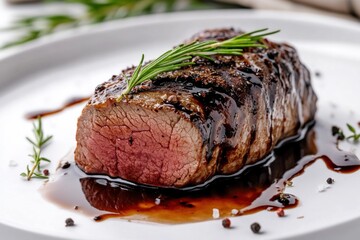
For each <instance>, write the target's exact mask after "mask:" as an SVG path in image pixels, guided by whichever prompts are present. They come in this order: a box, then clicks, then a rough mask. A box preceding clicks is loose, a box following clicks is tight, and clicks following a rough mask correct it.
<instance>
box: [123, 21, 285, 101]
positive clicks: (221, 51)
mask: <svg viewBox="0 0 360 240" xmlns="http://www.w3.org/2000/svg"><path fill="white" fill-rule="evenodd" d="M277 32H279V30H277V31H272V32H269V31H268V29H267V28H264V29H259V30H256V31H253V32H248V33H244V34H241V35H237V36H235V37H233V38H230V39H228V40H225V41H222V42H218V41H216V40H209V41H204V42H197V41H196V42H192V43H189V44H183V45H179V46H178V47H175V48H173V49H171V50H169V51H167V52H165V53H164V54H162V55H161V56H160V57H158V58H157V59H155V60H154V61H151V62H150V63H148V64H146V65H145V66H143V65H142V64H143V62H144V54H142V56H141V60H140V63H139V65H138V66H137V67H136V68H135V70H134V72H133V74H132V76H131V78H130V79H127V87H126V88H125V89H124V90H123V91H122V92H121V94H120V96H119V97H118V98H117V101H120V100H121V99H122V98H123V97H124V96H125V95H127V94H129V93H130V91H131V90H132V89H133V88H134V87H135V86H137V85H139V84H141V83H143V82H145V81H146V80H151V79H153V78H154V77H156V76H157V75H158V74H160V73H164V72H169V71H174V70H178V69H180V68H182V67H185V66H189V65H193V64H195V63H194V62H192V61H191V59H192V58H193V57H195V56H198V57H202V58H206V59H209V60H211V61H213V59H212V58H211V57H210V56H212V55H216V54H218V55H242V54H243V51H244V49H245V48H248V47H258V48H265V47H266V46H265V45H264V44H263V43H262V39H263V37H265V36H268V35H271V34H275V33H277Z"/></svg>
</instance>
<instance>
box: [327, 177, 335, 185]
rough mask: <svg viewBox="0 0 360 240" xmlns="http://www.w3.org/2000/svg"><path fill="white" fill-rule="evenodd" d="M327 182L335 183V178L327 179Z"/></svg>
mask: <svg viewBox="0 0 360 240" xmlns="http://www.w3.org/2000/svg"><path fill="white" fill-rule="evenodd" d="M326 182H327V183H328V184H333V183H334V179H332V178H330V177H329V178H328V179H326Z"/></svg>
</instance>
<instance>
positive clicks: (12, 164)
mask: <svg viewBox="0 0 360 240" xmlns="http://www.w3.org/2000/svg"><path fill="white" fill-rule="evenodd" d="M17 165H18V164H17V162H15V161H14V160H10V161H9V167H17Z"/></svg>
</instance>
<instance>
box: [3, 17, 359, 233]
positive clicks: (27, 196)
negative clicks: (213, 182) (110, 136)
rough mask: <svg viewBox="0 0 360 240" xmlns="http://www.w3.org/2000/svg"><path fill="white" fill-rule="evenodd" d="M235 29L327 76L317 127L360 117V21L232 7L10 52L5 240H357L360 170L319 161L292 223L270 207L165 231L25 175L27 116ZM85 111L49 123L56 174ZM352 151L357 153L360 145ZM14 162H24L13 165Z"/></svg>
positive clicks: (132, 22)
mask: <svg viewBox="0 0 360 240" xmlns="http://www.w3.org/2000/svg"><path fill="white" fill-rule="evenodd" d="M228 26H233V27H236V28H242V29H245V30H253V29H258V28H263V27H269V28H271V29H281V33H280V34H277V35H274V36H271V38H272V39H274V40H281V41H287V42H291V43H292V44H294V45H295V46H296V47H297V48H298V50H299V52H300V56H301V58H302V59H303V61H304V62H305V63H306V65H307V66H308V67H309V68H310V69H311V70H312V71H320V72H321V74H322V75H321V77H317V78H315V77H314V81H313V83H314V87H315V89H316V92H317V93H318V96H319V99H320V100H319V103H318V108H319V111H318V114H317V121H318V123H319V124H322V125H324V126H326V127H329V128H330V126H331V125H332V124H337V125H340V126H344V125H345V123H346V122H351V123H356V122H357V121H359V120H360V109H359V105H358V102H359V94H358V93H359V90H360V81H359V76H360V40H359V39H360V27H359V25H357V24H355V23H351V22H347V21H341V20H337V19H332V18H324V17H318V16H315V15H308V14H295V13H282V12H281V13H280V12H263V11H259V12H258V11H238V10H237V11H234V10H232V11H210V12H189V13H176V14H166V15H156V16H149V17H140V18H133V19H128V20H124V21H119V22H113V23H109V24H104V25H99V26H95V27H90V28H84V29H82V30H81V31H68V32H66V33H62V34H58V35H57V36H55V37H52V38H51V39H50V40H49V39H47V40H41V41H38V42H36V43H34V44H32V45H28V46H26V47H23V48H21V51H15V52H14V51H10V52H8V53H7V54H5V55H6V56H5V57H3V59H2V60H0V76H1V78H0V87H1V90H0V91H1V94H0V105H1V108H0V122H1V130H0V134H1V137H0V150H1V151H0V160H1V161H0V177H1V182H0V189H1V197H0V232H1V239H37V240H38V239H100V238H101V239H128V240H130V239H205V238H206V239H250V238H255V237H256V238H259V239H279V238H292V239H308V238H309V239H310V238H311V239H315V238H322V239H325V238H326V239H338V238H340V237H342V238H348V239H351V238H352V239H354V238H357V236H358V234H360V228H359V227H358V226H359V224H360V190H359V186H358V183H359V182H360V172H356V173H354V174H350V175H346V174H336V173H334V172H331V171H329V170H328V169H327V168H326V167H325V166H324V163H323V162H321V161H318V162H316V163H315V164H314V165H313V166H311V167H310V168H308V169H307V170H306V171H305V173H304V174H302V175H301V176H299V177H297V178H295V180H294V185H295V187H293V188H292V189H291V192H293V193H295V194H296V195H297V196H298V197H299V198H300V200H301V205H300V206H299V207H297V208H295V209H292V210H288V211H287V215H288V216H287V217H286V218H278V217H276V216H275V215H274V213H270V212H266V211H263V212H259V213H257V214H253V215H248V216H244V217H237V218H233V219H232V222H233V225H234V226H235V228H234V229H231V230H228V229H223V228H222V226H221V223H220V221H208V222H201V223H194V224H181V225H160V224H149V223H129V222H126V221H122V220H117V219H110V220H107V221H104V222H101V223H95V222H94V221H93V220H92V219H90V218H89V217H86V216H83V215H81V214H76V213H74V212H72V211H68V210H65V209H62V208H59V207H58V206H57V205H54V204H53V203H51V202H48V201H46V200H44V199H43V198H42V197H41V195H40V193H39V192H38V189H39V187H40V186H41V185H42V181H36V180H34V181H30V182H27V181H24V180H23V179H22V178H21V177H20V176H19V174H20V172H22V171H23V170H25V166H26V164H27V163H28V161H29V158H28V157H27V154H28V153H30V152H31V147H30V146H29V144H28V143H27V142H26V141H25V139H24V137H25V136H29V135H31V122H29V121H27V120H25V119H24V114H25V113H27V112H29V111H32V110H39V109H48V108H53V107H56V106H60V105H61V104H62V103H63V101H64V100H66V99H68V98H70V97H73V96H84V95H88V94H89V93H92V91H93V90H94V88H95V86H96V85H97V84H99V83H101V82H103V81H105V80H107V79H108V78H109V77H110V76H111V75H112V74H116V73H118V72H119V71H120V70H121V69H122V68H124V67H126V66H129V65H131V64H137V63H138V61H139V57H140V55H141V53H145V56H146V59H151V58H153V57H155V56H157V55H158V54H159V53H161V52H163V51H164V50H167V49H169V48H170V47H172V46H174V45H175V44H177V43H179V42H180V41H182V40H183V39H185V38H187V37H189V36H191V35H192V34H194V33H196V32H197V31H199V30H202V29H204V28H212V27H228ZM81 108H82V106H76V107H73V108H70V109H68V110H66V111H64V112H63V113H61V114H58V115H54V116H51V117H48V118H45V119H44V125H45V126H44V128H45V131H46V133H49V134H50V133H51V134H53V135H54V140H53V143H52V144H51V145H50V146H49V147H48V148H47V149H46V151H45V152H44V155H46V156H47V157H49V158H50V159H52V160H53V162H52V164H51V165H50V170H51V171H54V169H55V167H56V165H57V161H58V160H60V158H61V157H62V156H64V155H65V154H66V153H67V152H68V151H70V150H71V149H72V147H73V146H74V145H75V140H74V135H75V130H76V119H77V116H79V114H80V111H81ZM330 115H334V117H330ZM356 120H357V121H356ZM352 148H353V150H355V151H357V154H358V156H359V147H358V146H352ZM10 160H14V161H16V162H17V163H18V166H17V167H10V166H9V161H10ZM329 176H330V177H333V178H335V179H336V184H335V185H334V186H333V187H332V188H330V189H328V190H327V191H325V192H323V193H318V192H317V187H318V185H319V184H322V183H324V181H325V179H326V178H327V177H329ZM210 214H211V213H210ZM298 216H304V218H303V219H298V218H297V217H298ZM67 217H72V218H73V219H74V220H75V221H76V224H77V226H76V227H74V228H65V227H64V219H66V218H67ZM254 221H258V222H260V223H261V225H262V227H263V230H264V231H263V234H261V235H256V236H255V235H254V234H253V233H252V232H251V231H250V229H249V225H250V224H251V223H252V222H254Z"/></svg>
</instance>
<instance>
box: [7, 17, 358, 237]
mask: <svg viewBox="0 0 360 240" xmlns="http://www.w3.org/2000/svg"><path fill="white" fill-rule="evenodd" d="M214 12H215V11H214V10H212V11H190V12H177V13H165V14H155V15H147V16H140V17H133V18H129V19H125V20H119V21H113V22H109V23H106V24H104V25H102V24H100V25H96V26H86V27H82V28H81V29H80V31H78V30H72V29H71V30H66V31H64V32H60V33H56V34H54V35H53V36H49V37H46V38H44V40H41V39H40V40H39V41H35V42H33V43H29V44H27V45H24V46H19V47H17V48H16V49H14V50H11V51H9V53H8V54H9V55H8V56H6V55H3V56H0V64H1V63H2V60H4V59H6V58H8V57H19V56H21V54H26V53H27V51H32V50H37V49H41V47H43V46H44V45H45V46H46V45H48V44H51V43H56V42H61V41H63V40H67V39H71V38H73V37H74V32H76V33H77V34H80V35H81V36H86V35H89V34H100V33H101V32H103V31H114V30H116V29H119V28H120V29H121V28H126V27H132V26H137V25H139V24H143V22H142V21H146V23H147V24H149V25H152V24H156V23H159V22H161V21H162V20H163V18H168V17H169V16H173V18H172V19H171V21H173V22H176V21H180V20H181V18H184V17H189V15H193V14H195V15H196V14H198V13H200V15H197V16H196V18H197V19H206V18H208V17H209V15H208V14H209V13H210V15H212V14H214ZM219 12H225V13H226V14H229V15H230V16H229V17H231V18H234V15H232V14H237V13H239V12H242V13H246V14H251V15H253V14H259V15H260V16H262V17H271V16H276V17H277V18H275V19H282V20H284V19H287V18H288V17H289V15H288V14H291V17H294V16H296V17H295V18H293V19H292V20H294V21H300V20H301V21H300V22H303V20H304V19H306V22H313V20H314V19H312V18H303V17H304V16H312V17H315V19H316V21H317V23H321V24H326V25H331V26H334V23H333V21H335V22H336V23H337V24H338V25H336V26H334V27H339V26H340V27H346V28H349V29H351V30H355V31H358V32H359V33H360V26H359V25H357V24H355V25H354V24H353V22H352V21H348V20H343V19H341V20H340V19H337V18H334V17H327V16H317V15H315V14H308V13H296V14H294V13H293V12H281V13H282V14H278V13H279V12H278V11H267V10H266V11H265V10H261V11H258V10H221V11H219V10H217V11H216V13H219ZM252 17H254V18H256V17H257V15H253V16H252ZM220 18H224V16H222V17H220ZM167 20H168V19H167ZM354 220H357V219H354ZM354 220H350V221H349V222H352V221H354ZM1 225H5V224H3V223H1ZM1 225H0V226H1ZM6 226H8V225H6ZM9 227H11V228H13V229H19V230H21V231H27V230H24V229H20V228H14V227H13V226H10V225H9ZM332 227H333V226H329V227H328V228H332ZM328 228H324V229H319V230H317V231H315V232H326V231H327V229H328ZM28 232H29V231H28ZM30 233H31V234H33V235H34V236H44V237H49V238H50V237H51V239H59V238H58V237H56V236H49V235H44V234H42V233H38V232H30ZM311 234H312V232H308V233H304V234H302V235H296V236H297V237H303V236H305V237H306V236H307V235H309V236H311ZM291 237H292V236H289V238H291Z"/></svg>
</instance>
